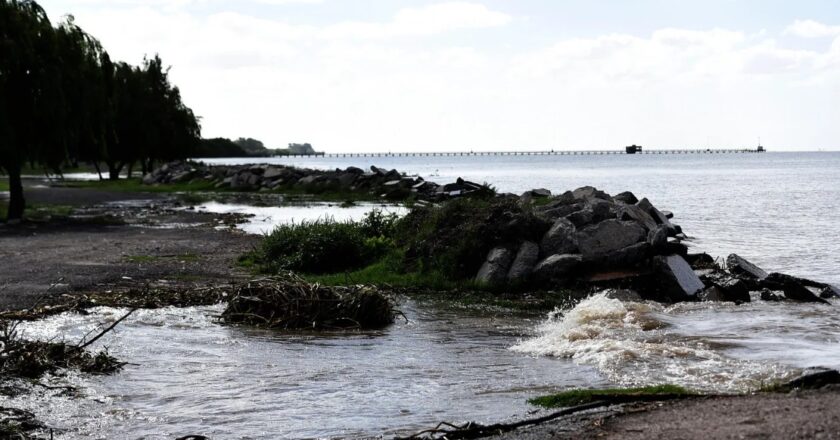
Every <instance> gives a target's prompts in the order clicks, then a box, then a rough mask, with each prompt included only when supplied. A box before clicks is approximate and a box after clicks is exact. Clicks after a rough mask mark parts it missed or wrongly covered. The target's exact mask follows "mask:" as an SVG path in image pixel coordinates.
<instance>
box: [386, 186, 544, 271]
mask: <svg viewBox="0 0 840 440" xmlns="http://www.w3.org/2000/svg"><path fill="white" fill-rule="evenodd" d="M548 227H549V225H548V224H546V223H545V222H544V221H542V220H540V219H539V218H537V217H536V216H535V215H534V214H533V213H532V212H531V210H530V209H528V208H523V207H522V206H520V205H519V204H518V203H517V202H516V201H515V200H509V199H490V200H480V199H455V200H452V201H449V202H447V203H444V204H442V205H440V206H434V207H428V208H416V209H413V210H412V211H411V212H410V213H409V214H408V215H407V216H406V217H405V218H403V219H402V220H401V221H400V222H399V224H398V226H397V232H396V234H395V235H396V237H397V243H398V244H399V245H400V246H402V247H404V248H405V256H406V259H405V264H406V267H407V268H411V269H416V270H419V271H421V272H440V273H442V274H443V275H445V276H446V277H448V278H450V279H453V280H463V279H468V278H472V277H473V276H475V274H476V272H477V271H478V269H479V267H480V266H481V264H482V263H483V262H484V259H485V258H486V256H487V253H488V252H489V251H490V249H492V248H494V247H496V246H502V245H516V244H518V243H519V241H520V240H521V239H522V238H523V237H524V238H526V239H531V240H535V241H539V239H540V237H542V235H543V234H544V233H545V231H546V230H548Z"/></svg>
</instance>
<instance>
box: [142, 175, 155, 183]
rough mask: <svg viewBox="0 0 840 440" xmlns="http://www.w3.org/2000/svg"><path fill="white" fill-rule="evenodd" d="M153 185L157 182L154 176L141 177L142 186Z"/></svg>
mask: <svg viewBox="0 0 840 440" xmlns="http://www.w3.org/2000/svg"><path fill="white" fill-rule="evenodd" d="M155 183H158V180H157V177H156V176H155V175H154V174H152V173H148V174H146V175H145V176H143V185H154V184H155Z"/></svg>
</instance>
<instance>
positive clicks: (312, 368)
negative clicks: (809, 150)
mask: <svg viewBox="0 0 840 440" xmlns="http://www.w3.org/2000/svg"><path fill="white" fill-rule="evenodd" d="M400 308H401V309H402V310H403V312H404V313H405V314H406V316H407V317H408V320H409V322H408V323H406V322H405V321H398V322H397V323H396V324H395V325H393V326H391V327H389V328H388V329H385V330H382V331H376V332H361V333H360V332H353V333H333V334H330V333H327V334H324V333H321V334H311V333H281V332H276V331H257V330H248V329H242V328H236V327H233V328H232V327H226V326H221V325H219V324H218V323H217V322H216V321H215V319H214V315H217V314H218V313H220V312H221V310H222V309H221V308H220V307H209V308H191V309H175V308H168V309H162V310H156V311H138V312H136V313H135V314H134V315H132V316H131V317H130V318H129V319H128V320H126V321H125V322H124V323H123V324H121V325H120V327H119V331H117V332H116V333H114V334H109V335H108V336H106V337H105V338H103V340H102V341H101V343H97V345H98V347H99V348H102V347H108V349H109V350H110V352H111V353H112V354H114V355H115V356H117V357H118V358H120V359H122V360H125V361H128V362H130V364H129V365H128V366H126V368H125V370H124V371H123V372H122V373H119V374H117V375H114V376H106V377H83V376H74V377H71V378H69V380H68V382H69V383H71V384H74V385H79V386H81V387H82V389H83V393H82V394H83V396H84V397H83V398H81V399H78V400H77V399H69V398H62V397H54V398H49V399H47V398H42V399H32V398H31V397H25V398H19V399H16V400H14V401H12V402H6V403H3V404H12V405H14V406H19V407H25V408H27V409H30V410H32V411H34V412H35V413H36V414H37V415H38V416H39V417H40V418H41V419H42V420H43V421H44V422H46V423H47V424H48V425H50V426H55V427H57V428H62V429H66V430H67V431H65V432H63V433H62V434H61V435H62V436H61V437H60V438H88V437H87V436H88V435H91V437H90V438H116V437H120V438H172V437H173V436H175V435H176V434H177V435H186V434H203V435H209V436H212V437H213V438H266V439H267V438H312V437H334V436H341V437H350V438H355V437H359V436H363V435H380V434H392V433H394V432H395V431H393V430H395V429H396V430H399V431H400V432H403V433H410V432H414V431H416V430H419V429H423V428H427V427H429V426H430V425H435V424H437V423H438V422H439V421H442V420H450V421H469V420H479V421H485V422H488V421H493V420H496V419H498V418H499V417H500V416H501V417H505V416H513V415H522V414H525V413H526V411H528V409H529V408H528V406H527V404H526V402H525V401H526V399H527V398H528V397H532V396H533V395H535V394H540V393H545V392H550V391H553V390H557V389H563V388H567V387H572V386H580V385H587V386H606V385H607V384H608V382H607V381H606V380H605V379H604V378H603V377H602V375H600V374H599V373H598V372H597V371H596V369H595V368H593V367H587V366H581V365H577V364H575V363H574V362H572V361H570V360H560V361H558V360H556V359H551V358H546V357H536V356H523V355H522V354H520V353H517V352H514V351H511V350H509V348H510V347H511V346H512V345H514V344H515V343H516V342H517V341H518V340H519V339H521V338H523V337H527V335H528V333H529V332H530V329H532V328H533V326H534V325H535V324H536V322H537V321H533V320H529V319H528V318H523V317H499V316H496V314H488V313H486V312H476V311H471V310H464V309H457V310H456V309H451V308H448V307H443V306H439V305H436V304H434V303H431V304H428V303H427V304H417V303H414V302H411V301H405V302H403V303H402V304H401V306H400ZM123 313H124V310H118V309H107V308H102V309H96V310H94V311H93V313H92V314H91V315H88V316H81V315H77V314H67V315H60V316H56V317H53V318H50V319H48V320H45V321H43V322H39V323H32V324H27V325H25V326H24V328H23V329H22V331H24V332H25V333H26V334H27V335H28V336H29V337H37V338H44V339H49V338H53V337H56V336H59V335H63V337H65V338H67V339H68V340H71V341H75V340H76V339H77V338H78V339H81V338H82V336H83V335H84V334H85V333H87V332H88V331H90V330H91V329H92V328H94V327H95V326H96V325H97V324H101V323H108V322H112V321H113V320H115V319H117V318H119V317H120V316H121V315H122V314H123ZM538 319H541V318H538ZM162 341H165V343H162ZM63 382H64V381H62V380H56V381H53V384H62V383H63ZM0 403H2V400H0Z"/></svg>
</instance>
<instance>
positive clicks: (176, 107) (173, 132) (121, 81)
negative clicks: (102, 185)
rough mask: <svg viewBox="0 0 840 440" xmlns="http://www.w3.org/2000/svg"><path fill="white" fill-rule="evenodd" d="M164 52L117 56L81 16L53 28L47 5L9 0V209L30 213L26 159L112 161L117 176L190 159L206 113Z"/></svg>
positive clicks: (2, 119)
mask: <svg viewBox="0 0 840 440" xmlns="http://www.w3.org/2000/svg"><path fill="white" fill-rule="evenodd" d="M168 74H169V69H168V68H166V67H164V65H163V62H162V61H161V59H160V58H159V57H158V56H155V57H153V58H150V59H146V60H145V61H144V63H143V65H142V66H141V67H133V66H130V65H128V64H125V63H114V62H112V61H111V59H110V56H109V55H108V53H107V52H106V51H105V50H104V49H103V48H102V46H101V45H100V43H99V41H97V40H96V39H95V38H94V37H92V36H91V35H89V34H87V33H86V32H85V31H84V30H83V29H82V28H80V27H79V26H77V25H76V24H75V22H74V19H73V17H72V16H68V17H67V18H66V19H65V21H63V22H62V23H60V24H59V25H58V26H55V27H54V26H53V25H52V23H51V22H50V20H49V18H48V17H47V14H46V12H45V11H44V10H43V9H42V8H41V7H40V6H39V5H38V3H36V2H34V1H29V0H0V168H2V169H3V170H5V171H6V173H7V174H8V176H9V183H10V184H9V192H10V202H9V206H8V216H9V218H11V219H20V218H22V217H23V212H24V209H25V201H24V198H23V187H22V185H21V183H20V176H21V168H22V167H23V166H24V164H37V165H40V166H42V167H43V168H44V169H46V170H51V171H57V170H59V168H60V167H61V165H63V164H65V163H71V164H76V163H78V162H79V161H89V162H93V163H95V164H98V163H100V162H104V163H105V164H106V166H107V168H108V174H109V177H110V178H112V179H116V178H118V177H119V174H120V171H121V170H122V169H123V168H124V167H125V166H128V167H129V169H131V164H133V163H137V162H139V163H140V164H141V165H142V167H143V168H144V169H148V168H150V167H151V166H152V163H153V162H154V161H160V160H173V159H183V158H186V157H188V156H189V155H191V153H192V152H193V151H194V150H195V147H196V145H197V141H198V139H199V137H200V130H201V127H200V125H199V123H198V118H197V117H196V116H195V115H194V114H193V112H192V110H191V109H189V108H188V107H187V106H186V105H184V103H183V102H182V100H181V95H180V91H179V90H178V88H177V87H174V86H173V85H172V84H170V82H169V78H168Z"/></svg>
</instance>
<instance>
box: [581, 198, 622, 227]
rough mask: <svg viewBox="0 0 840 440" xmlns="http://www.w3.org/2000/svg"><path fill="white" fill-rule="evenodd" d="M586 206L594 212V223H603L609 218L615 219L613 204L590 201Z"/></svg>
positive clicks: (595, 200) (598, 200)
mask: <svg viewBox="0 0 840 440" xmlns="http://www.w3.org/2000/svg"><path fill="white" fill-rule="evenodd" d="M586 206H587V207H588V208H589V210H590V211H592V221H593V222H595V223H599V222H602V221H604V220H607V219H609V218H615V212H614V211H613V204H612V203H610V202H608V201H606V200H603V199H589V200H588V201H587V202H586Z"/></svg>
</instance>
